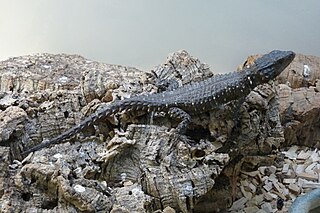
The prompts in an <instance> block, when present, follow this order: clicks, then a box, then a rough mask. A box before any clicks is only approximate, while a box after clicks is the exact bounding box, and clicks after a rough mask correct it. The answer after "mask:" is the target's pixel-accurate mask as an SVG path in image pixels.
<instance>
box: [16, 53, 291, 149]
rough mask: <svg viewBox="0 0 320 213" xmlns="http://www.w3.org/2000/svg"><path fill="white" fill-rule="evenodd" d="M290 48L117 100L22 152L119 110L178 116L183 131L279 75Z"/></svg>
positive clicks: (178, 129)
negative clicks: (187, 81) (223, 71)
mask: <svg viewBox="0 0 320 213" xmlns="http://www.w3.org/2000/svg"><path fill="white" fill-rule="evenodd" d="M294 57H295V53H294V52H291V51H279V50H274V51H272V52H270V53H268V54H265V55H263V56H262V57H261V58H258V59H257V60H256V61H255V62H254V64H253V65H252V66H250V67H248V68H246V69H244V70H242V71H240V72H231V73H227V74H219V75H215V76H213V77H211V78H209V79H206V80H204V81H200V82H195V83H191V84H187V85H184V86H182V87H179V88H177V89H175V90H172V91H164V92H162V93H155V94H148V95H138V96H133V97H131V98H127V99H124V100H117V101H114V102H113V103H111V104H110V105H109V106H107V107H105V108H103V109H101V110H98V111H97V112H95V113H93V114H92V115H90V116H89V117H87V118H85V119H84V120H83V121H82V122H81V123H80V124H78V125H77V126H75V127H73V128H71V129H69V130H67V131H66V132H64V133H62V134H61V135H58V136H57V137H55V138H53V139H51V140H49V141H45V142H43V143H41V144H39V145H36V146H34V147H33V148H31V149H29V150H27V151H25V152H23V153H22V155H26V154H28V153H30V152H33V151H37V150H39V149H42V148H44V147H47V146H49V145H52V144H56V143H59V142H60V141H62V140H64V139H67V138H69V137H71V136H73V135H75V134H77V133H79V132H80V131H81V130H82V129H84V128H86V127H87V126H89V125H92V124H93V123H94V122H96V121H97V120H99V119H102V118H105V117H107V116H111V115H112V114H115V113H118V112H121V111H138V110H147V111H158V112H159V111H162V112H166V113H167V114H169V115H170V116H171V117H174V118H177V119H180V120H181V122H180V123H179V125H178V126H177V128H176V129H177V131H178V132H180V133H184V131H185V130H186V128H187V125H188V123H189V122H190V121H191V116H190V114H199V113H202V112H205V111H208V110H210V109H212V108H215V107H217V106H219V105H222V104H225V103H228V102H230V101H232V100H236V99H239V98H241V97H246V96H247V95H248V94H249V93H250V91H252V90H253V89H254V88H255V87H256V86H257V85H260V84H263V83H267V82H268V81H269V80H272V79H274V78H275V77H276V76H278V75H279V74H280V73H281V72H282V71H283V70H284V69H285V68H286V67H287V66H288V65H289V64H290V63H291V61H292V60H293V59H294Z"/></svg>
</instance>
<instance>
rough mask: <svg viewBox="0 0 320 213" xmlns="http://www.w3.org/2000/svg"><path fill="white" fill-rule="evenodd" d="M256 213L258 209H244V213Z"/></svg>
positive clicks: (253, 207) (251, 207)
mask: <svg viewBox="0 0 320 213" xmlns="http://www.w3.org/2000/svg"><path fill="white" fill-rule="evenodd" d="M257 211H259V208H258V207H257V206H250V207H246V208H244V212H245V213H256V212H257Z"/></svg>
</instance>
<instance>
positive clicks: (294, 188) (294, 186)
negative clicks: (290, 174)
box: [289, 183, 300, 194]
mask: <svg viewBox="0 0 320 213" xmlns="http://www.w3.org/2000/svg"><path fill="white" fill-rule="evenodd" d="M289 189H290V190H291V191H293V192H294V193H296V194H298V193H300V188H299V187H298V186H297V185H296V184H292V183H291V184H289Z"/></svg>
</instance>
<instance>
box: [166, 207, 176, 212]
mask: <svg viewBox="0 0 320 213" xmlns="http://www.w3.org/2000/svg"><path fill="white" fill-rule="evenodd" d="M163 213H176V211H175V210H174V209H173V208H171V207H170V206H167V207H166V208H164V209H163Z"/></svg>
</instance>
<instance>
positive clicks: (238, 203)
mask: <svg viewBox="0 0 320 213" xmlns="http://www.w3.org/2000/svg"><path fill="white" fill-rule="evenodd" d="M247 202H248V199H247V198H245V197H242V198H240V199H238V200H236V201H234V202H233V204H232V206H231V208H230V209H229V210H230V211H237V210H240V209H243V208H244V205H245V204H246V203H247Z"/></svg>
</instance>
